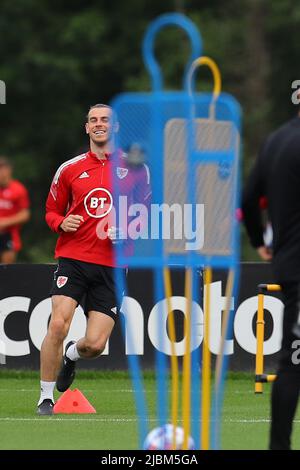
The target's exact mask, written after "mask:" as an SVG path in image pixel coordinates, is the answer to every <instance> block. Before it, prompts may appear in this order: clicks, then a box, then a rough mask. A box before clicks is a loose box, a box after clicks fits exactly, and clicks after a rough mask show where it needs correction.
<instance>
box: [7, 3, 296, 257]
mask: <svg viewBox="0 0 300 470" xmlns="http://www.w3.org/2000/svg"><path fill="white" fill-rule="evenodd" d="M169 11H180V12H183V13H185V14H186V15H187V16H189V17H190V18H191V19H192V20H193V21H194V22H195V23H196V24H197V26H198V27H199V28H200V31H201V33H202V36H203V41H204V53H205V54H208V55H210V56H211V57H213V58H214V59H215V60H216V61H217V63H218V64H219V66H220V68H221V71H222V75H223V89H224V90H225V91H227V92H229V93H232V94H233V95H235V96H236V98H237V99H238V100H239V101H240V103H241V105H242V107H243V112H244V122H243V154H244V168H243V170H244V171H243V173H244V175H246V174H247V172H248V170H249V167H250V165H251V162H252V161H253V159H254V158H255V156H256V154H257V152H258V150H259V147H260V145H261V143H262V141H263V139H264V138H265V136H266V134H267V133H268V132H269V131H270V130H271V129H273V128H275V127H276V126H277V125H279V124H281V123H282V122H283V121H284V120H286V119H288V118H290V117H292V116H293V115H294V114H295V113H296V109H295V106H294V105H292V103H291V95H292V89H291V83H292V81H293V80H296V79H299V78H300V76H299V75H300V70H299V60H298V56H299V46H298V44H299V40H298V36H299V35H298V32H299V27H300V3H299V2H295V1H294V0H227V1H224V0H185V1H184V0H164V1H158V0H151V2H150V1H146V0H127V1H124V0H110V1H107V0H85V1H82V0H72V1H71V0H17V1H15V2H12V1H11V0H1V6H0V37H1V40H0V58H1V60H0V79H1V80H4V81H5V82H6V86H7V104H6V105H4V106H3V105H2V106H0V122H1V129H0V136H1V140H0V154H6V155H8V156H9V157H11V158H12V160H13V162H14V164H15V176H16V177H17V178H19V179H20V180H21V181H23V182H24V183H25V184H26V185H27V187H28V188H29V191H30V196H31V201H32V213H33V215H32V219H31V222H30V224H27V225H26V226H25V227H24V230H23V239H24V249H23V251H22V253H21V255H20V258H19V260H20V261H25V262H49V261H52V260H53V249H54V244H55V239H56V237H55V236H54V235H53V234H51V232H50V231H49V229H48V227H47V226H46V224H45V222H44V204H45V199H46V196H47V193H48V189H49V185H50V182H51V179H52V176H53V174H54V172H55V170H56V168H57V167H58V166H59V165H60V164H61V163H62V162H63V161H65V160H67V159H69V158H71V157H72V156H73V155H76V154H77V153H78V152H80V151H82V150H84V149H86V148H87V139H86V137H85V134H84V127H83V125H84V117H85V113H86V110H87V109H88V107H89V106H90V105H91V104H94V103H96V102H108V101H109V100H110V99H111V98H112V97H113V96H114V95H115V94H117V93H120V92H122V91H126V90H127V91H128V90H130V91H139V90H148V89H149V86H150V84H149V79H148V75H147V72H146V71H145V69H144V65H143V62H142V56H141V41H142V38H143V34H144V31H145V29H146V27H147V25H148V24H149V22H150V21H151V20H152V19H154V18H155V17H157V16H158V15H159V14H161V13H164V12H169ZM187 51H188V43H187V40H186V38H185V37H184V36H182V35H181V33H180V32H179V31H177V30H176V29H174V30H173V29H170V30H168V31H167V32H163V33H161V35H160V36H159V38H158V41H157V56H158V59H159V61H160V64H161V66H162V68H163V71H164V76H165V78H166V84H167V86H168V87H169V88H174V89H175V88H179V87H180V86H181V77H182V71H183V67H184V62H185V59H184V57H185V55H186V53H187ZM201 78H202V80H200V77H199V78H198V88H199V89H200V88H201V89H205V90H207V89H210V87H211V79H210V75H209V72H208V71H206V70H205V69H203V70H202V71H201ZM243 245H244V249H243V258H244V259H248V260H249V259H257V258H256V255H255V252H254V251H253V250H251V249H250V248H249V246H248V244H246V243H244V244H243Z"/></svg>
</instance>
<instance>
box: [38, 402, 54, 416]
mask: <svg viewBox="0 0 300 470" xmlns="http://www.w3.org/2000/svg"><path fill="white" fill-rule="evenodd" d="M53 407H54V403H53V401H52V400H51V399H50V398H45V400H43V401H42V403H41V404H40V405H38V407H37V414H38V415H40V416H46V415H53Z"/></svg>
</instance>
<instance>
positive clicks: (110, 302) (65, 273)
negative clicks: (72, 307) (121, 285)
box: [50, 258, 122, 321]
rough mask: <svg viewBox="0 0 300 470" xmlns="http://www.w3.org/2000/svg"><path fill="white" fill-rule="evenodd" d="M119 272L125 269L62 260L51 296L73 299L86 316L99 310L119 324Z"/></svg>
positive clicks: (55, 273) (66, 259) (59, 262)
mask: <svg viewBox="0 0 300 470" xmlns="http://www.w3.org/2000/svg"><path fill="white" fill-rule="evenodd" d="M116 269H120V270H121V268H112V267H110V266H103V265H99V264H93V263H86V262H84V261H78V260H74V259H69V258H59V261H58V266H57V269H56V271H55V272H54V281H53V286H52V289H51V292H50V294H51V295H66V296H68V297H71V298H72V299H74V300H76V301H77V303H78V304H80V303H81V304H82V305H83V307H84V311H85V314H86V315H87V314H88V312H90V311H91V310H95V311H96V312H101V313H105V314H106V315H108V316H110V317H111V318H112V319H113V320H114V321H116V320H117V318H118V314H119V308H118V300H117V292H116V282H115V270H116ZM121 274H122V273H121Z"/></svg>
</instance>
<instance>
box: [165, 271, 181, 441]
mask: <svg viewBox="0 0 300 470" xmlns="http://www.w3.org/2000/svg"><path fill="white" fill-rule="evenodd" d="M164 283H165V291H166V299H167V309H168V329H169V335H170V340H171V381H172V384H171V420H172V424H173V430H174V432H173V442H172V447H173V449H176V432H175V428H176V426H177V421H178V401H179V400H178V390H179V373H178V358H177V355H176V351H175V342H176V331H175V321H174V312H173V310H172V305H171V297H172V283H171V274H170V269H169V268H164Z"/></svg>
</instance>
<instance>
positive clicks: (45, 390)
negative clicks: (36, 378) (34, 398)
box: [38, 380, 55, 406]
mask: <svg viewBox="0 0 300 470" xmlns="http://www.w3.org/2000/svg"><path fill="white" fill-rule="evenodd" d="M54 387H55V382H45V381H44V380H41V395H40V399H39V402H38V406H39V405H40V404H41V403H42V401H43V400H46V399H49V400H52V401H53V403H54V398H53V391H54Z"/></svg>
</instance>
